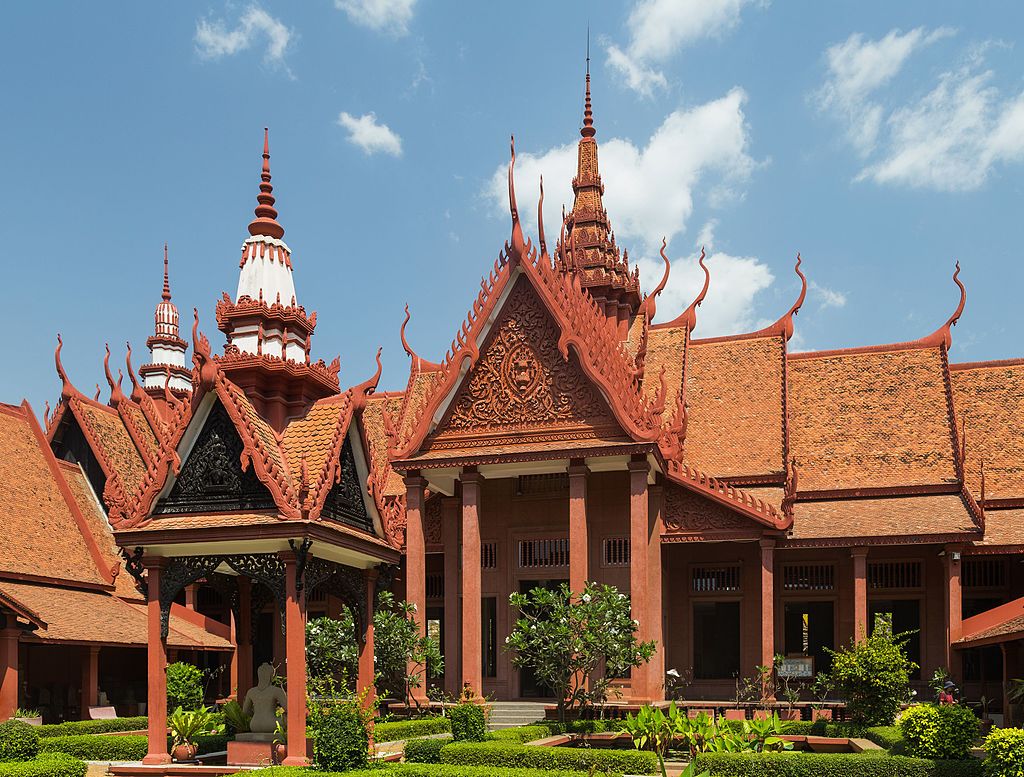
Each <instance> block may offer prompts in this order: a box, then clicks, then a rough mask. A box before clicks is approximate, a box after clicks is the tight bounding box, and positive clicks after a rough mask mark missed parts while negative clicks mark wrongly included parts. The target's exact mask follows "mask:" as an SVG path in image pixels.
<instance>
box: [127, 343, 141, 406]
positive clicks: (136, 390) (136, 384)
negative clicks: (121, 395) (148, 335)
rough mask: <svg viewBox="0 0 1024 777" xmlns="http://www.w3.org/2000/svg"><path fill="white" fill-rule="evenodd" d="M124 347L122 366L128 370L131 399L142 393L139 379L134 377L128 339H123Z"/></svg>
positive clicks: (130, 345)
mask: <svg viewBox="0 0 1024 777" xmlns="http://www.w3.org/2000/svg"><path fill="white" fill-rule="evenodd" d="M124 344H125V347H126V348H127V349H128V350H127V352H126V353H125V355H124V366H125V369H126V370H127V371H128V380H130V381H131V382H132V399H136V400H137V399H139V397H140V396H141V393H142V387H141V386H139V381H138V380H136V378H135V370H134V368H133V367H132V344H131V341H130V340H125V342H124Z"/></svg>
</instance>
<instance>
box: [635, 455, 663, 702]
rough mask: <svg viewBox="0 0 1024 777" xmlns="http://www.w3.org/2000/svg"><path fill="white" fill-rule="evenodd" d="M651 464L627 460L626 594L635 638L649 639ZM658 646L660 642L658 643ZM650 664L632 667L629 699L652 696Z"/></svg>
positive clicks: (648, 699)
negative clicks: (627, 585)
mask: <svg viewBox="0 0 1024 777" xmlns="http://www.w3.org/2000/svg"><path fill="white" fill-rule="evenodd" d="M650 469H651V465H650V464H648V462H647V459H646V458H645V457H640V458H638V459H635V460H634V461H631V462H629V547H630V555H629V561H630V564H629V598H630V607H631V609H632V612H633V617H634V618H635V619H636V621H637V623H639V627H638V628H637V639H639V640H640V641H641V642H644V641H646V640H648V639H650V624H649V620H650V618H649V615H648V604H649V602H648V600H647V586H648V582H649V581H648V573H647V553H646V552H645V551H646V549H647V546H648V542H649V537H650V535H649V532H650V523H649V522H650V514H649V509H648V508H649V505H648V499H649V497H648V493H647V476H648V473H649V472H650ZM659 647H660V646H659ZM649 675H650V671H649V666H648V665H644V666H639V667H634V668H633V672H632V675H631V681H630V695H631V697H632V698H631V701H633V702H634V703H637V704H643V703H646V702H649V701H650V700H651V694H650V689H649V688H650V683H649Z"/></svg>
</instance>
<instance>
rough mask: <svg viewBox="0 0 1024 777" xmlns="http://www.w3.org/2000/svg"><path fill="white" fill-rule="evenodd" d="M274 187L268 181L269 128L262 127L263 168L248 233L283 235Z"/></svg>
mask: <svg viewBox="0 0 1024 777" xmlns="http://www.w3.org/2000/svg"><path fill="white" fill-rule="evenodd" d="M273 192H274V187H273V186H272V185H271V183H270V130H269V129H268V128H267V127H264V128H263V170H262V172H261V173H260V193H259V194H257V195H256V201H257V202H258V203H259V205H257V206H256V210H255V211H254V213H255V214H256V218H254V219H253V220H252V221H251V222H249V234H250V235H265V236H267V237H272V238H276V239H277V240H280V239H281V238H283V237H284V227H282V226H281V225H280V224H278V223H277V210H276V209H275V208H274V202H275V200H274V194H273Z"/></svg>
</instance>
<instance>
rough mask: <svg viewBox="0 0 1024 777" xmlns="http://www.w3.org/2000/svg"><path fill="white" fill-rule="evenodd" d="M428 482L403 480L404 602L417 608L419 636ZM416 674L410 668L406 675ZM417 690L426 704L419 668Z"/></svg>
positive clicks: (423, 613) (423, 623)
mask: <svg viewBox="0 0 1024 777" xmlns="http://www.w3.org/2000/svg"><path fill="white" fill-rule="evenodd" d="M426 486H427V481H426V480H424V479H423V478H421V477H419V475H410V476H409V477H407V478H406V479H405V517H406V526H405V600H406V601H407V602H409V603H410V604H411V605H413V606H414V607H415V608H416V615H415V617H416V623H417V624H418V625H419V629H420V636H423V635H425V634H426V633H427V546H426V541H425V540H424V538H423V491H424V489H425V488H426ZM415 671H417V669H416V667H415V666H413V665H412V664H410V665H409V673H410V674H412V673H413V672H415ZM419 671H422V672H423V677H422V682H421V683H420V686H419V688H413V689H412V690H411V693H412V696H413V698H414V699H415V700H416V701H418V702H419V703H420V704H423V703H425V702H426V701H427V673H426V668H422V669H421V670H419Z"/></svg>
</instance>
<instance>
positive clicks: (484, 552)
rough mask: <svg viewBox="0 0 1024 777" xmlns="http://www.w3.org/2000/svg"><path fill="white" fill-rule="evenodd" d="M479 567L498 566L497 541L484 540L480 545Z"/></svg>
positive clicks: (489, 567)
mask: <svg viewBox="0 0 1024 777" xmlns="http://www.w3.org/2000/svg"><path fill="white" fill-rule="evenodd" d="M480 568H481V569H497V568H498V543H496V542H485V543H483V544H482V545H481V546H480Z"/></svg>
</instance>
